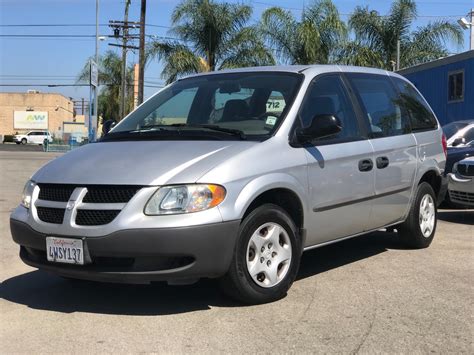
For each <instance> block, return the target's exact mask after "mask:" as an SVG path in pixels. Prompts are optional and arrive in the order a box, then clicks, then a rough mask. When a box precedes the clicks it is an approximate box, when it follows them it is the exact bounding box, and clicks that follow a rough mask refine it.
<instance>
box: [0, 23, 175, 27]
mask: <svg viewBox="0 0 474 355" xmlns="http://www.w3.org/2000/svg"><path fill="white" fill-rule="evenodd" d="M99 26H100V27H108V26H109V24H108V23H101V24H99ZM146 26H148V27H156V28H171V26H165V25H156V24H153V23H147V24H146ZM0 27H95V24H89V23H76V24H72V23H21V24H0Z"/></svg>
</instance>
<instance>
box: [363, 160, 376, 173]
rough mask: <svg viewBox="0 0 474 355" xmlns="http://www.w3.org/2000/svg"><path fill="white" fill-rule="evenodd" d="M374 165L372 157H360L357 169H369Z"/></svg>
mask: <svg viewBox="0 0 474 355" xmlns="http://www.w3.org/2000/svg"><path fill="white" fill-rule="evenodd" d="M373 167H374V162H373V161H372V159H362V160H359V170H360V171H370V170H372V168H373Z"/></svg>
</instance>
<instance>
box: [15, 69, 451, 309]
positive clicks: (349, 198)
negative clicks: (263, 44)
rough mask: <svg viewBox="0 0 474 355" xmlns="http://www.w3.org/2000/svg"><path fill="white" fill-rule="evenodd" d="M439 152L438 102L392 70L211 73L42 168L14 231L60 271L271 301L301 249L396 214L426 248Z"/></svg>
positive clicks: (27, 251)
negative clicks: (208, 284)
mask: <svg viewBox="0 0 474 355" xmlns="http://www.w3.org/2000/svg"><path fill="white" fill-rule="evenodd" d="M445 159H446V141H445V139H444V136H443V134H442V131H441V128H440V127H439V124H438V122H437V120H436V118H435V115H434V114H433V112H432V110H431V109H430V107H429V106H428V104H427V103H426V101H425V100H424V99H423V98H422V96H421V95H420V93H419V92H418V91H417V90H416V89H415V88H414V87H413V86H412V84H410V83H409V82H408V81H407V80H406V79H404V78H403V77H401V76H399V75H397V74H394V73H391V72H387V71H382V70H376V69H368V68H357V67H341V66H288V67H262V68H249V69H239V70H231V71H225V72H215V73H206V74H202V75H195V76H192V77H189V78H186V79H182V80H178V81H177V82H175V83H173V84H171V85H169V86H167V87H166V88H164V89H163V90H161V91H160V92H158V93H157V94H156V95H154V96H153V97H151V98H150V99H149V100H148V101H146V102H145V103H143V104H142V105H141V106H140V107H138V108H137V109H136V110H135V111H134V112H132V113H131V114H130V115H128V116H127V117H126V118H125V119H124V120H123V121H121V122H120V123H119V124H118V125H117V126H115V127H114V128H113V129H112V130H111V132H110V133H109V134H107V135H106V136H105V137H104V138H103V139H101V141H99V142H98V143H94V144H88V145H86V146H84V147H81V148H78V149H76V150H73V151H71V152H69V153H68V154H66V155H64V156H62V157H60V158H57V159H55V160H53V161H51V162H50V163H48V164H47V165H46V166H44V167H43V168H41V169H40V170H39V171H38V172H37V173H36V174H34V175H33V177H32V178H31V180H30V181H28V183H27V184H26V187H25V190H24V193H23V197H22V202H21V204H20V206H18V208H16V209H15V210H14V211H13V213H12V215H11V232H12V236H13V239H14V240H15V242H17V243H18V244H20V246H21V248H20V256H21V258H22V259H23V261H24V262H25V263H26V264H28V265H31V266H34V267H37V268H40V269H43V270H48V271H52V272H55V273H57V274H59V275H62V276H65V277H69V278H80V279H91V280H100V281H113V282H133V283H148V282H153V281H168V282H169V283H181V284H182V283H191V282H194V281H196V280H198V279H199V278H202V277H211V278H217V277H222V285H223V289H224V291H226V292H227V293H228V294H229V295H231V296H232V297H235V298H238V299H240V300H243V301H245V302H250V303H262V302H269V301H273V300H276V299H279V298H281V297H283V296H284V295H285V294H286V292H287V290H288V289H289V288H290V286H291V284H292V283H293V281H294V280H295V277H296V274H297V272H298V266H299V263H300V257H301V254H302V252H303V251H305V250H308V249H312V248H317V247H320V246H323V245H326V244H329V243H334V242H336V241H340V240H344V239H347V238H351V237H355V236H358V235H361V234H364V233H368V232H370V231H375V230H378V229H381V228H389V227H393V226H396V227H395V228H396V230H397V231H398V234H399V235H400V238H401V239H402V241H403V242H404V243H405V245H407V246H409V247H412V248H424V247H427V246H429V245H430V243H431V241H432V240H433V237H434V234H435V230H436V211H437V201H438V200H439V199H438V196H440V195H443V194H444V193H445V192H446V179H444V178H443V170H444V166H445ZM441 200H442V199H441ZM315 262H317V260H315Z"/></svg>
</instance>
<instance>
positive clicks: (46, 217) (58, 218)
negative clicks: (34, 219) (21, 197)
mask: <svg viewBox="0 0 474 355" xmlns="http://www.w3.org/2000/svg"><path fill="white" fill-rule="evenodd" d="M65 211H66V210H65V209H64V208H50V207H36V212H37V213H38V218H39V219H40V220H42V221H43V222H46V223H54V224H61V223H63V219H64V212H65Z"/></svg>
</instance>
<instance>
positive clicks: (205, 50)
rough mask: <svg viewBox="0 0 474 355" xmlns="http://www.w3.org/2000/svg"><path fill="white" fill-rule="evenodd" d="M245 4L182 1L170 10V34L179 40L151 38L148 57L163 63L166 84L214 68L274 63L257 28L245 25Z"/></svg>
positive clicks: (247, 14)
mask: <svg viewBox="0 0 474 355" xmlns="http://www.w3.org/2000/svg"><path fill="white" fill-rule="evenodd" d="M251 15H252V8H251V7H250V6H248V5H241V4H231V3H221V2H215V1H213V0H183V1H181V2H180V3H179V4H178V5H177V6H176V8H175V9H174V11H173V14H172V17H171V21H172V28H171V30H170V33H171V34H172V35H173V36H175V37H177V38H178V39H179V40H175V41H154V42H153V43H151V44H150V46H149V48H148V51H147V52H148V53H147V56H148V57H149V58H153V57H156V58H158V59H159V60H162V61H163V62H164V69H163V72H162V77H163V78H164V79H165V80H166V82H167V83H170V82H172V81H174V80H176V79H177V78H178V77H180V76H183V75H186V74H191V73H198V72H203V71H212V70H216V69H224V68H233V67H243V66H253V65H271V64H274V60H273V57H272V55H271V53H270V51H269V50H268V49H267V48H266V46H265V45H264V43H263V40H262V39H261V38H260V36H259V35H260V32H259V31H258V30H257V28H256V27H251V26H246V24H247V23H248V21H249V20H250V17H251Z"/></svg>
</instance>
